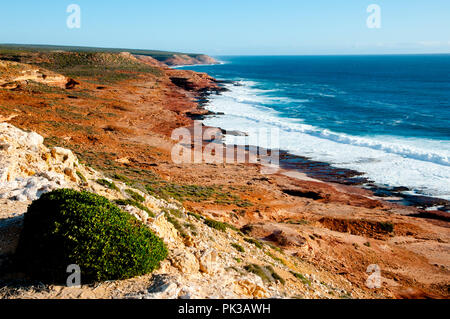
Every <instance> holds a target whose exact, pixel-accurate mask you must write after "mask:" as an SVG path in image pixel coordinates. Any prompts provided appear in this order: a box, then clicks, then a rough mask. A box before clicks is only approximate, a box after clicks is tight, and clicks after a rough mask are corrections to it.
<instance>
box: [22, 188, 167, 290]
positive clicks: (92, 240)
mask: <svg viewBox="0 0 450 319" xmlns="http://www.w3.org/2000/svg"><path fill="white" fill-rule="evenodd" d="M166 256H167V249H166V247H165V245H164V243H163V241H162V240H161V239H160V238H158V237H157V236H155V235H154V234H153V233H152V232H151V231H150V229H149V228H148V227H146V226H145V225H144V224H142V223H141V222H140V221H138V220H137V219H136V218H135V217H133V216H131V215H130V214H128V213H126V212H124V211H122V210H121V209H120V208H118V207H117V206H116V205H114V204H113V203H111V202H110V201H109V200H108V199H106V198H105V197H102V196H98V195H96V194H92V193H88V192H77V191H75V190H69V189H61V190H56V191H53V192H51V193H47V194H44V195H42V196H41V198H40V199H38V200H36V201H34V202H33V203H32V204H31V205H30V206H29V208H28V211H27V213H26V214H25V218H24V229H23V231H22V234H21V237H20V241H19V247H18V250H17V255H16V257H17V258H16V261H17V264H18V266H19V268H21V269H22V270H23V271H25V272H26V273H27V274H28V275H29V276H30V277H32V278H35V279H39V280H43V281H46V280H48V281H52V282H57V283H63V282H65V280H66V278H67V276H68V274H67V273H66V269H67V266H68V265H71V264H76V265H78V266H79V267H80V269H81V280H82V283H83V284H86V283H91V282H96V281H105V280H117V279H126V278H131V277H135V276H139V275H143V274H146V273H150V272H152V271H153V270H154V269H156V268H157V267H158V266H159V263H160V261H161V260H163V259H165V258H166Z"/></svg>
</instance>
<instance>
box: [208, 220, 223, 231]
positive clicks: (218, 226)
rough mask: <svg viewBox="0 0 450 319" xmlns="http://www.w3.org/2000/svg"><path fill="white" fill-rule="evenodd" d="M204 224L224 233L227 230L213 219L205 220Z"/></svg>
mask: <svg viewBox="0 0 450 319" xmlns="http://www.w3.org/2000/svg"><path fill="white" fill-rule="evenodd" d="M205 224H206V225H207V226H209V227H211V228H214V229H217V230H220V231H223V232H225V231H226V230H227V225H226V224H225V223H222V222H219V221H217V220H213V219H208V218H207V219H205Z"/></svg>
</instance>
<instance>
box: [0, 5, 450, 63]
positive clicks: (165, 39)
mask: <svg viewBox="0 0 450 319" xmlns="http://www.w3.org/2000/svg"><path fill="white" fill-rule="evenodd" d="M72 3H74V4H78V5H79V6H80V7H81V28H80V29H69V28H67V26H66V20H67V17H68V16H69V14H68V13H66V8H67V6H68V5H69V4H72ZM370 4H378V5H379V6H380V8H381V28H380V29H369V28H368V27H367V25H366V20H367V17H368V16H369V13H367V12H366V9H367V7H368V6H369V5H370ZM0 43H32V44H60V45H80V46H99V47H120V48H140V49H160V50H174V51H183V52H202V53H207V54H211V55H232V54H248V55H260V54H263V55H264V54H269V55H270V54H272V55H278V54H384V53H439V52H441V53H442V52H444V53H450V1H449V0H369V1H366V0H345V1H337V0H258V1H256V0H223V1H218V0H190V1H187V0H184V1H181V0H158V1H154V0H145V1H144V0H127V1H118V0H109V1H106V0H94V1H93V0H70V1H65V0H39V1H36V0H28V1H25V0H22V1H3V3H2V5H1V8H0Z"/></svg>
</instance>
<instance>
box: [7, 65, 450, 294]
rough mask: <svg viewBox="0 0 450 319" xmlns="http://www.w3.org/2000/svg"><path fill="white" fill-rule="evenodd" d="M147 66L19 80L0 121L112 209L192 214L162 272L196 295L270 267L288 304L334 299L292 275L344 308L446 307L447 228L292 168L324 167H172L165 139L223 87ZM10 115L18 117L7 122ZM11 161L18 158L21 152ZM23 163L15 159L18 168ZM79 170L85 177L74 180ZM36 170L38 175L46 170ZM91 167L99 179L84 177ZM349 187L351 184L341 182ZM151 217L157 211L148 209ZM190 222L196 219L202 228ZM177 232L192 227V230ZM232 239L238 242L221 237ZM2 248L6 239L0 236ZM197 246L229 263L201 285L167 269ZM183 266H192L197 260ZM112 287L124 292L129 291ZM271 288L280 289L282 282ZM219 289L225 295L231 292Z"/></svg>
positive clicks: (182, 221)
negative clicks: (104, 197) (28, 135)
mask: <svg viewBox="0 0 450 319" xmlns="http://www.w3.org/2000/svg"><path fill="white" fill-rule="evenodd" d="M111 58H112V57H111ZM151 62H152V61H148V63H151ZM111 63H112V64H113V63H114V60H113V59H112V60H111ZM89 65H90V64H89ZM155 68H158V69H159V72H157V73H156V72H155V73H142V74H139V76H136V75H135V74H130V78H129V79H127V80H123V81H117V82H109V83H108V82H106V83H104V84H103V83H100V84H99V83H92V80H95V77H93V76H92V75H91V76H84V77H77V78H76V81H77V82H79V85H77V86H76V87H75V88H72V89H64V88H61V89H56V88H51V87H50V88H49V87H48V86H38V85H36V84H33V83H26V82H25V83H22V84H21V85H20V86H18V88H17V89H14V90H8V89H2V90H0V95H2V97H3V98H4V99H5V100H6V101H8V104H7V105H8V107H5V108H2V109H1V110H0V111H1V116H2V117H4V118H5V119H6V120H7V119H9V120H7V121H8V122H11V125H13V126H16V127H18V128H20V129H22V130H26V132H30V131H33V132H36V133H38V134H41V135H42V136H43V137H44V138H45V141H44V142H45V146H46V147H48V148H49V149H51V148H54V147H62V148H64V149H67V150H71V151H73V153H74V154H75V155H77V157H78V158H79V160H80V164H82V165H83V166H79V169H80V170H81V171H80V172H81V173H82V176H84V177H85V178H87V179H88V180H89V181H90V184H89V185H90V186H89V187H93V189H94V192H96V193H97V192H100V193H101V194H104V193H105V192H106V194H109V195H111V196H112V197H111V199H115V198H116V197H117V195H120V198H129V194H128V195H127V194H126V193H125V189H128V188H129V189H131V190H133V189H135V190H136V191H137V192H139V193H140V192H143V193H142V194H144V195H146V196H147V195H148V196H152V197H154V196H156V197H155V200H156V202H159V200H162V199H164V198H165V199H166V200H168V201H170V203H172V204H175V203H177V204H176V205H177V207H178V205H179V207H180V208H181V207H182V209H183V211H186V212H192V215H190V214H187V216H184V215H183V216H181V215H178V217H177V216H176V215H177V214H173V216H172V217H173V218H177V219H176V220H179V223H178V224H179V225H178V224H177V227H179V234H184V233H186V234H188V235H189V234H192V236H191V235H190V237H186V238H184V239H183V237H182V236H179V235H176V234H177V231H178V230H177V231H174V232H172V231H170V232H169V233H168V234H167V236H166V237H165V238H167V240H168V241H167V242H169V243H171V242H172V241H171V240H170V239H171V238H172V233H173V234H174V235H176V236H175V238H177V240H178V239H179V242H178V241H177V244H176V245H175V246H174V249H173V250H171V259H170V260H168V261H167V262H166V263H165V265H166V266H167V267H166V268H164V269H163V270H162V271H161V273H163V274H169V275H174V274H176V275H178V274H180V278H181V279H182V280H183V283H186V284H187V285H188V286H197V285H198V287H199V291H201V295H200V296H214V295H215V294H214V292H211V291H208V290H206V291H205V290H204V289H203V288H204V287H207V286H208V285H209V282H207V284H206V285H204V284H203V283H204V279H205V278H207V279H208V280H209V279H210V280H211V282H221V281H222V279H223V271H225V270H226V273H228V268H227V266H229V265H230V264H229V263H228V262H231V265H234V266H235V267H236V269H237V272H232V274H236V276H240V275H239V273H240V272H243V274H245V275H249V274H248V273H247V272H246V269H245V266H246V265H248V264H257V265H261V266H265V265H269V264H271V265H274V269H275V270H276V271H277V273H279V275H280V276H281V278H283V279H285V280H286V283H287V286H286V287H287V288H286V291H287V294H286V296H289V297H290V296H292V294H293V290H292V287H293V285H295V287H297V285H298V287H299V289H300V290H299V291H300V295H299V296H301V297H304V298H310V297H319V298H320V297H330V298H339V296H341V294H342V293H339V294H334V296H333V295H329V294H324V295H313V294H315V292H317V288H316V285H314V286H309V285H304V284H303V283H302V282H301V281H299V280H298V277H296V276H293V275H292V271H294V272H296V273H299V274H302V275H304V276H309V275H311V274H314V275H315V277H314V278H317V282H316V284H319V283H320V282H325V283H327V284H329V283H332V284H333V287H340V289H342V288H345V291H348V292H349V294H348V296H351V297H352V298H411V297H418V296H426V297H429V298H439V297H443V298H446V297H448V289H447V288H448V283H449V276H448V274H449V272H448V271H449V269H450V265H449V259H448V245H449V243H450V237H449V236H450V235H449V232H448V228H449V225H450V224H449V223H448V222H446V221H442V220H436V219H432V218H431V217H432V215H430V214H427V215H425V216H420V215H419V210H418V209H415V208H413V207H406V206H400V205H397V204H391V203H389V202H387V201H385V200H384V199H388V198H386V197H385V198H384V199H380V198H375V197H373V193H372V192H370V191H368V190H365V189H363V188H361V187H359V186H353V185H345V183H341V184H339V183H333V182H322V181H320V180H318V179H315V178H312V177H309V176H308V175H307V174H305V173H301V172H300V169H301V168H303V169H305V167H307V168H310V172H309V174H310V175H311V174H313V173H315V174H317V175H320V174H322V175H323V172H328V170H329V169H330V168H329V165H328V166H327V165H325V166H321V165H319V163H314V162H312V163H313V164H311V163H310V161H309V160H308V159H304V158H298V157H294V156H289V155H283V157H284V160H283V164H284V163H287V164H289V165H290V166H293V167H286V169H282V170H281V171H279V172H277V174H270V175H269V174H264V173H265V172H263V171H261V164H262V163H257V162H253V161H251V162H250V163H242V164H241V163H229V164H228V163H226V162H224V163H212V164H210V163H207V162H206V161H202V162H201V163H195V162H193V161H187V162H186V163H185V164H177V163H174V162H173V160H172V157H171V152H172V150H173V146H174V144H175V143H176V141H174V140H171V134H172V132H173V130H174V129H176V128H183V127H185V128H188V127H190V126H192V124H193V120H192V118H190V117H189V114H190V116H191V117H192V116H194V117H195V116H198V117H202V116H211V114H210V112H209V111H208V110H206V103H207V99H208V95H210V94H220V93H221V91H222V90H223V89H221V88H220V87H219V84H221V81H219V80H214V79H213V78H211V77H210V76H208V75H207V74H206V73H198V72H194V71H184V70H172V69H170V68H169V67H164V66H159V67H158V66H155ZM43 72H46V71H43ZM64 72H66V71H64ZM103 78H105V79H108V75H102V79H103ZM109 78H114V77H112V76H111V75H110V76H109ZM102 82H103V81H102ZM63 84H64V83H63ZM99 85H101V86H99ZM74 97H76V98H74ZM209 98H211V97H209ZM50 102H53V103H50ZM12 112H13V113H12ZM13 114H18V115H17V116H15V117H11V116H12V115H13ZM208 114H209V115H208ZM215 116H219V114H215ZM222 132H223V130H222ZM224 133H228V134H242V132H237V131H235V132H226V131H225V132H224ZM186 145H189V143H186ZM188 147H189V146H188ZM3 149H4V150H6V149H7V148H5V147H4V148H3ZM9 149H11V150H15V148H11V147H10V148H9ZM194 151H195V148H194ZM15 154H17V155H18V156H19V155H20V154H21V152H20V151H17V152H16V153H15ZM33 154H34V153H33ZM35 155H36V156H37V157H36V160H38V163H41V162H42V161H44V158H45V157H42V156H41V155H39V154H35ZM211 155H212V154H211ZM29 162H30V160H28V159H27V158H23V164H24V165H25V167H26V168H28V167H29ZM302 165H303V166H304V167H302ZM314 165H315V166H314ZM84 167H86V172H84V171H83V170H82V168H84ZM324 167H325V168H324ZM44 168H45V170H47V169H46V166H45V165H44ZM90 168H92V169H94V170H96V171H97V172H99V174H102V176H98V175H91V173H92V171H91V170H90ZM288 169H289V170H288ZM314 169H315V170H314ZM88 171H89V172H91V173H89V172H88ZM26 172H27V171H25V172H23V174H27V173H26ZM72 172H73V171H72ZM337 172H339V171H337ZM319 173H320V174H319ZM21 174H22V173H21ZM336 174H337V173H336ZM337 175H338V176H339V174H337ZM90 176H91V177H90ZM353 177H354V178H358V176H347V178H353ZM68 178H69V176H68ZM99 178H107V180H108V181H111V183H112V182H114V184H115V185H116V186H118V187H119V189H122V190H123V191H124V193H123V194H122V193H121V194H116V193H115V192H116V191H115V190H114V189H110V188H108V187H105V186H104V184H99V183H98V181H99ZM75 179H76V180H77V185H79V187H85V186H83V185H85V184H84V182H83V181H82V179H81V177H79V178H77V176H75ZM99 187H100V188H99ZM21 189H22V190H24V188H21ZM122 196H123V197H122ZM157 198H160V199H157ZM11 201H12V203H16V202H15V201H13V199H11V200H9V199H8V200H5V201H2V202H1V203H0V204H1V205H0V206H1V207H0V208H1V209H3V212H5V213H6V215H5V216H6V217H8V216H10V214H14V213H23V212H24V211H25V210H26V206H27V204H28V203H25V202H23V203H22V204H21V207H14V206H12V205H11V204H10V202H11ZM171 207H172V206H171ZM148 208H149V209H150V210H151V211H153V212H154V213H158V212H159V210H158V209H156V208H155V207H152V206H149V207H148ZM154 209H156V210H155V211H154ZM0 213H1V211H0ZM169 213H171V212H169ZM412 214H417V215H414V216H412ZM424 214H425V213H424ZM155 216H159V215H155ZM195 216H201V217H200V219H201V220H198V219H197V218H196V217H195ZM416 217H425V218H416ZM202 218H205V220H214V221H217V223H219V224H221V223H223V224H226V225H230V227H232V228H229V229H227V232H225V233H224V232H222V231H220V230H219V231H217V232H216V230H217V229H214V228H212V227H210V226H208V225H206V224H204V223H203V221H202V220H203V219H202ZM186 222H189V223H193V224H194V226H195V228H196V229H197V230H195V228H194V229H192V228H191V227H192V226H191V225H190V224H187V223H186ZM170 229H172V228H170ZM233 229H236V230H233ZM175 230H176V229H175ZM192 230H194V231H195V234H194V233H192V232H191V231H192ZM241 232H242V234H244V232H245V234H244V235H241ZM229 234H232V235H236V236H235V237H233V238H230V237H228V235H229ZM222 235H223V236H222ZM242 236H245V237H242ZM247 237H248V238H249V239H251V238H253V239H252V240H251V241H252V242H253V241H255V242H258V243H261V244H262V245H263V247H264V249H263V250H261V249H260V248H259V247H257V246H256V245H254V244H252V242H247V241H245V238H247ZM7 238H8V239H12V238H13V237H12V236H10V235H8V237H7ZM187 238H190V239H189V240H188V239H187ZM218 240H219V241H218ZM236 242H238V243H240V245H241V246H242V247H243V248H245V252H244V254H245V258H243V257H242V256H241V255H239V254H241V252H239V251H237V250H236V249H235V248H233V246H232V245H231V244H233V243H234V244H235V243H236ZM185 244H186V245H185ZM205 248H207V249H210V248H214V249H216V250H217V251H218V253H219V258H218V259H219V261H221V262H223V261H225V260H224V259H223V258H228V259H227V260H228V261H226V263H221V264H220V267H219V270H220V274H219V273H218V274H215V273H212V274H205V273H199V272H197V270H195V274H199V276H201V277H198V278H200V279H201V281H202V283H200V281H199V282H198V283H197V282H196V281H194V282H193V281H191V280H190V279H189V278H190V277H189V276H187V275H186V273H185V272H183V271H181V272H179V271H178V270H177V269H178V268H177V269H175V265H177V261H179V260H190V259H186V258H184V257H183V258H176V256H179V253H181V251H180V249H181V250H182V251H183V252H185V251H191V252H192V254H194V253H195V254H199V256H201V255H202V254H203V253H204V249H205ZM266 252H267V253H270V254H266ZM236 254H238V255H236ZM227 256H228V257H227ZM234 256H235V257H239V258H240V259H239V261H238V260H236V259H233V258H232V257H234ZM446 256H447V257H446ZM191 257H193V258H192V260H197V259H196V257H195V255H193V256H191ZM255 257H257V259H255ZM274 257H275V258H274ZM241 259H242V260H241ZM279 260H283V261H284V262H280V261H279ZM371 264H378V265H379V266H380V268H381V269H382V274H383V278H382V279H383V285H382V287H381V288H380V289H379V290H371V289H368V288H367V286H366V285H365V282H366V280H367V276H368V274H367V267H368V265H371ZM318 274H319V275H318ZM305 278H309V277H305ZM153 279H154V278H153V277H152V275H149V276H148V277H145V279H143V278H136V279H135V280H134V283H135V284H136V285H133V286H127V287H125V290H123V291H124V293H123V294H121V295H120V296H118V295H115V296H116V297H121V296H122V297H123V296H124V295H125V293H126V294H128V295H130V294H131V293H133V295H135V294H136V293H138V292H139V291H140V290H141V289H147V288H148V287H149V286H150V285H151V282H153ZM314 280H315V279H314ZM114 284H117V285H122V286H120V287H124V285H127V282H125V283H123V282H121V281H120V282H115V283H114ZM277 287H279V288H280V289H284V288H283V287H284V285H281V284H279V285H278V286H277ZM325 288H326V289H325V292H327V291H330V288H329V287H328V288H327V287H325ZM85 289H86V291H85V292H86V293H89V294H90V296H94V297H95V296H96V297H99V296H100V297H101V296H103V297H109V296H112V295H111V292H105V293H104V295H102V294H101V292H99V291H98V290H95V291H94V290H92V289H91V288H89V287H86V288H85ZM11 291H14V287H13V286H9V287H7V288H6V290H4V293H6V294H8V293H10V292H11ZM220 291H224V292H227V293H228V292H232V289H230V287H228V288H224V289H221V290H220ZM294 291H296V290H294ZM1 293H2V292H1V291H0V294H1ZM99 293H100V294H99ZM17 296H18V297H20V296H32V297H33V298H39V296H41V297H43V296H62V295H59V292H55V291H50V292H48V293H46V294H37V293H36V292H35V291H33V290H32V289H31V290H26V291H21V292H19V294H17ZM196 296H198V295H196Z"/></svg>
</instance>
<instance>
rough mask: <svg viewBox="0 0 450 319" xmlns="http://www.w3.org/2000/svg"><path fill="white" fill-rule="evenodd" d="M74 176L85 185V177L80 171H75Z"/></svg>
mask: <svg viewBox="0 0 450 319" xmlns="http://www.w3.org/2000/svg"><path fill="white" fill-rule="evenodd" d="M76 174H77V175H78V177H79V178H80V180H81V181H82V182H83V183H87V179H86V177H84V175H83V174H82V173H81V172H80V171H77V172H76Z"/></svg>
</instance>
